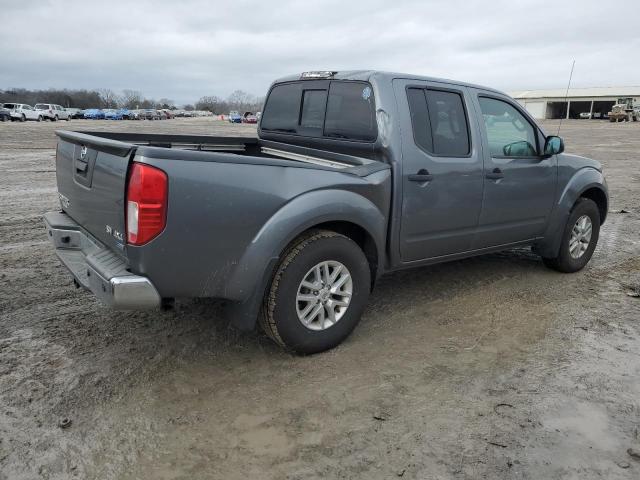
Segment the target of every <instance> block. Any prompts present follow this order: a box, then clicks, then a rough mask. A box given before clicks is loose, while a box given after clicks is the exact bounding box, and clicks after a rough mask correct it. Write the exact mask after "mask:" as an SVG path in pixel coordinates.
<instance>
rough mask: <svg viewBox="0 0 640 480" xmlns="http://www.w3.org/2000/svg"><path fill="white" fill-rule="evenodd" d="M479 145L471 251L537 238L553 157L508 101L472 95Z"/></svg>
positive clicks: (547, 205) (551, 190)
mask: <svg viewBox="0 0 640 480" xmlns="http://www.w3.org/2000/svg"><path fill="white" fill-rule="evenodd" d="M476 94H477V95H476V96H475V100H476V102H477V103H476V109H477V110H478V112H479V114H478V118H479V120H480V123H481V125H482V128H481V130H482V136H483V143H484V146H485V147H484V180H483V181H484V195H483V199H482V213H481V215H480V223H479V225H478V232H477V234H476V237H475V241H474V245H473V246H474V249H477V248H485V247H492V246H498V245H504V244H509V243H514V242H520V241H525V240H531V239H534V238H537V237H539V236H541V235H542V234H543V232H544V230H545V227H546V224H547V220H548V217H549V214H550V213H551V209H552V208H553V202H554V199H555V197H556V184H557V173H558V170H557V158H556V156H555V155H554V156H552V157H549V158H543V157H542V155H541V153H542V148H543V145H542V143H543V141H544V138H543V137H542V134H541V133H540V132H539V130H538V128H537V127H536V126H535V124H534V123H533V121H532V120H530V119H529V118H528V117H527V116H526V115H525V114H524V112H522V110H521V108H520V107H519V106H518V105H517V104H516V103H515V102H513V101H512V100H510V99H508V98H506V97H501V96H499V95H494V94H485V93H483V92H481V91H476Z"/></svg>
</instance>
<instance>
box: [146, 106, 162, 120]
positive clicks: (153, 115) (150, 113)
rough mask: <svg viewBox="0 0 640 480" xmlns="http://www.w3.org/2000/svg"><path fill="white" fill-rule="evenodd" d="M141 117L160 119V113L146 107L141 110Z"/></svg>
mask: <svg viewBox="0 0 640 480" xmlns="http://www.w3.org/2000/svg"><path fill="white" fill-rule="evenodd" d="M142 118H143V119H145V120H160V115H159V114H158V111H157V110H156V109H155V108H146V109H144V110H142Z"/></svg>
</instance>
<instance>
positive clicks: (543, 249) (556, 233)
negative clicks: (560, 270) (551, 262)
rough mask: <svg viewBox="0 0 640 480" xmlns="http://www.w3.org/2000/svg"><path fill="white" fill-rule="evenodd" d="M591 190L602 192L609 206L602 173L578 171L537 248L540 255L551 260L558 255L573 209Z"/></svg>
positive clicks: (562, 195) (550, 219)
mask: <svg viewBox="0 0 640 480" xmlns="http://www.w3.org/2000/svg"><path fill="white" fill-rule="evenodd" d="M591 188H597V189H599V190H601V191H602V192H603V193H604V194H605V196H606V198H607V205H608V204H609V196H608V194H607V182H606V180H605V178H604V175H602V172H600V171H598V170H596V169H595V168H591V167H585V168H582V169H580V170H578V171H577V172H576V173H575V174H574V175H573V176H572V177H571V179H570V180H569V181H568V182H567V184H566V186H565V188H564V190H563V191H562V192H561V194H560V196H559V199H558V202H557V203H556V204H555V206H554V208H553V211H552V212H551V215H550V217H549V223H548V225H547V230H546V232H545V235H544V239H543V240H542V241H541V242H540V244H539V245H538V246H537V251H538V253H540V255H542V256H543V257H551V258H553V257H556V256H557V255H558V251H559V249H560V242H561V241H562V234H563V233H564V228H565V226H566V223H567V219H568V218H569V214H570V213H571V209H572V208H573V206H574V205H575V203H576V201H577V200H578V199H579V198H580V197H581V196H582V194H583V193H584V192H586V191H587V190H589V189H591Z"/></svg>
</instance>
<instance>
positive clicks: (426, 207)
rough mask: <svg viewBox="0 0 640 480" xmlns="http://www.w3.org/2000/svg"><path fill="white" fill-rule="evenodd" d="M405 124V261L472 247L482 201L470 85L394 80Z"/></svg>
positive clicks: (402, 253) (402, 235)
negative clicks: (470, 114)
mask: <svg viewBox="0 0 640 480" xmlns="http://www.w3.org/2000/svg"><path fill="white" fill-rule="evenodd" d="M394 89H395V92H396V99H397V101H398V105H399V109H400V111H401V112H406V113H403V114H402V115H401V118H400V121H401V130H402V219H401V226H400V257H401V259H402V261H403V262H413V261H419V260H423V259H428V258H433V257H440V256H443V255H449V254H453V253H459V252H464V251H467V250H470V249H471V245H472V241H473V237H474V234H475V230H476V227H477V224H478V219H479V216H480V208H481V202H482V154H481V148H480V134H479V130H478V125H477V122H470V121H469V115H468V112H469V111H473V106H472V104H471V103H470V102H469V98H468V90H467V88H466V87H461V86H460V87H459V86H454V85H447V84H440V83H436V82H426V81H416V80H400V79H398V80H395V81H394Z"/></svg>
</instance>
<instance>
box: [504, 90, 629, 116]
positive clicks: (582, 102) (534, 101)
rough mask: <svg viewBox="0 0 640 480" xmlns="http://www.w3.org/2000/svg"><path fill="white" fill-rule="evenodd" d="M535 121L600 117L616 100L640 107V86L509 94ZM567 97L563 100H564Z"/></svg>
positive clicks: (532, 91)
mask: <svg viewBox="0 0 640 480" xmlns="http://www.w3.org/2000/svg"><path fill="white" fill-rule="evenodd" d="M509 95H511V96H512V97H513V98H515V99H516V100H517V101H518V102H519V103H520V104H521V105H523V106H524V107H525V108H526V109H527V111H528V112H529V113H530V114H531V115H532V116H533V117H534V118H579V116H580V114H581V113H585V112H589V113H591V114H592V115H591V118H603V117H604V115H605V114H606V113H607V112H610V111H611V107H612V106H613V105H615V104H616V103H618V100H619V99H628V98H633V99H634V102H635V104H636V105H640V87H592V88H570V89H569V94H568V95H567V90H566V88H554V89H550V90H527V91H524V92H511V93H510V94H509ZM565 97H566V98H565Z"/></svg>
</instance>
